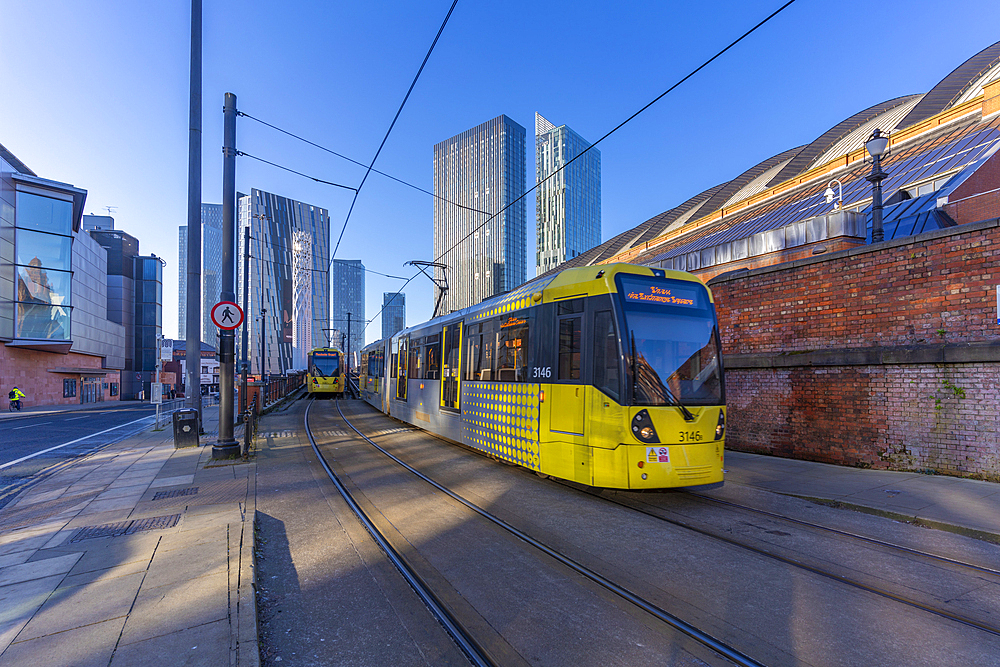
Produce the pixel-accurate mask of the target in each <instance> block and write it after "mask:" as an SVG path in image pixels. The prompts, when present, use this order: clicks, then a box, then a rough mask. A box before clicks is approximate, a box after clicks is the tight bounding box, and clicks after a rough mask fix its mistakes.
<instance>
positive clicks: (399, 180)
mask: <svg viewBox="0 0 1000 667" xmlns="http://www.w3.org/2000/svg"><path fill="white" fill-rule="evenodd" d="M236 115H237V116H243V117H245V118H249V119H250V120H254V121H257V122H258V123H260V124H261V125H266V126H267V127H269V128H271V129H273V130H276V131H278V132H281V133H282V134H287V135H288V136H290V137H292V138H294V139H298V140H299V141H302V142H304V143H307V144H309V145H310V146H314V147H316V148H318V149H320V150H321V151H326V152H327V153H330V154H331V155H336V156H337V157H339V158H341V159H344V160H347V161H348V162H351V163H353V164H356V165H358V166H359V167H367V166H368V165H366V164H365V163H363V162H358V161H357V160H355V159H354V158H351V157H348V156H347V155H344V154H342V153H338V152H337V151H335V150H333V149H331V148H327V147H326V146H323V145H321V144H317V143H316V142H314V141H310V140H309V139H306V138H305V137H302V136H299V135H297V134H295V133H294V132H289V131H288V130H286V129H283V128H280V127H278V126H277V125H272V124H271V123H268V122H267V121H264V120H261V119H260V118H257V117H255V116H251V115H250V114H248V113H245V112H243V111H237V112H236ZM372 171H373V172H375V173H376V174H379V175H380V176H385V177H386V178H388V179H390V180H393V181H396V182H397V183H400V184H402V185H405V186H406V187H408V188H413V189H414V190H417V191H418V192H422V193H424V194H425V195H430V196H431V197H434V198H435V199H439V200H441V201H443V202H445V203H446V204H450V205H452V206H456V207H458V208H462V209H465V210H467V211H472V212H473V213H482V214H483V215H490V212H489V211H482V210H480V209H478V208H476V207H474V206H466V205H465V204H459V203H458V202H454V201H451V200H450V199H448V198H447V197H442V196H441V195H439V194H436V193H434V192H431V191H430V190H426V189H424V188H422V187H420V186H419V185H414V184H413V183H409V182H407V181H404V180H403V179H401V178H397V177H395V176H393V175H392V174H387V173H385V172H384V171H379V170H378V169H374V168H373V169H372ZM307 178H311V177H307Z"/></svg>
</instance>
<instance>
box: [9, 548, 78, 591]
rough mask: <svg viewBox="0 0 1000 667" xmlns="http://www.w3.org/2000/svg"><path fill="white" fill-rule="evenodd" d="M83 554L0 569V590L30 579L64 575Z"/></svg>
mask: <svg viewBox="0 0 1000 667" xmlns="http://www.w3.org/2000/svg"><path fill="white" fill-rule="evenodd" d="M82 555H83V554H80V553H76V554H65V555H61V556H59V557H57V558H49V559H47V560H41V561H32V562H27V563H20V564H18V565H10V566H8V567H5V568H2V569H0V588H2V587H4V586H10V585H11V584H19V583H21V582H23V581H31V580H32V579H44V578H46V577H51V576H53V575H57V574H66V573H67V572H69V571H70V570H72V569H73V566H74V565H76V561H78V560H80V556H82Z"/></svg>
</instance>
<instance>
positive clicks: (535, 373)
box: [531, 366, 552, 378]
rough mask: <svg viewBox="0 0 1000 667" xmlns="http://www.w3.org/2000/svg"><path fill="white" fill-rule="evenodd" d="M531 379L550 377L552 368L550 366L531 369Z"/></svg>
mask: <svg viewBox="0 0 1000 667" xmlns="http://www.w3.org/2000/svg"><path fill="white" fill-rule="evenodd" d="M531 377H533V378H550V377H552V367H551V366H544V367H542V366H535V367H534V368H532V369H531Z"/></svg>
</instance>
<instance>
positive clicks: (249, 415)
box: [240, 396, 260, 458]
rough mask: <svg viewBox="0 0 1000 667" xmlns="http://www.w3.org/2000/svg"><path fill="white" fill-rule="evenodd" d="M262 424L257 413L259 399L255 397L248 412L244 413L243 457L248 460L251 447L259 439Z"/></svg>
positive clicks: (248, 407)
mask: <svg viewBox="0 0 1000 667" xmlns="http://www.w3.org/2000/svg"><path fill="white" fill-rule="evenodd" d="M259 423H260V415H259V413H258V412H257V397H256V396H254V397H253V400H252V401H251V402H250V405H248V406H247V409H246V412H244V413H243V451H242V452H240V453H241V455H242V456H243V457H244V458H246V457H247V456H248V455H249V454H250V445H251V444H253V441H254V440H255V439H256V438H257V427H258V426H259Z"/></svg>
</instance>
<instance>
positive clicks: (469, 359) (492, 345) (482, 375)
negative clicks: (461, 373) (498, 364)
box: [465, 320, 497, 382]
mask: <svg viewBox="0 0 1000 667" xmlns="http://www.w3.org/2000/svg"><path fill="white" fill-rule="evenodd" d="M466 335H467V336H468V341H469V342H468V345H467V347H466V352H467V355H466V361H465V364H466V365H465V379H466V380H471V381H473V382H495V381H496V377H495V375H494V370H495V369H494V366H493V360H494V357H495V355H494V350H495V349H496V338H497V334H496V320H489V321H487V322H483V323H482V324H475V325H472V326H470V327H468V328H466Z"/></svg>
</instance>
